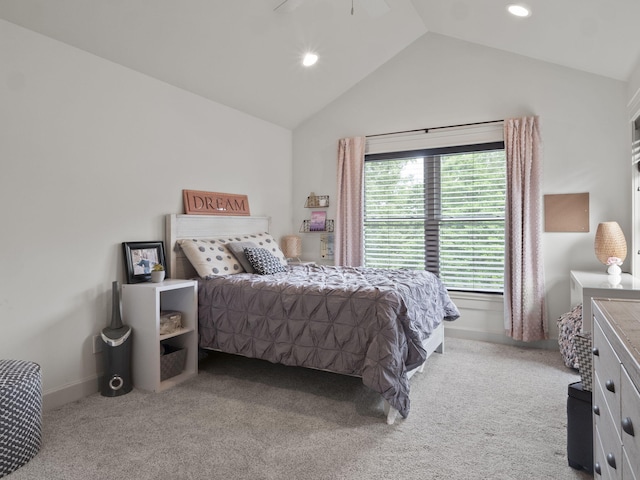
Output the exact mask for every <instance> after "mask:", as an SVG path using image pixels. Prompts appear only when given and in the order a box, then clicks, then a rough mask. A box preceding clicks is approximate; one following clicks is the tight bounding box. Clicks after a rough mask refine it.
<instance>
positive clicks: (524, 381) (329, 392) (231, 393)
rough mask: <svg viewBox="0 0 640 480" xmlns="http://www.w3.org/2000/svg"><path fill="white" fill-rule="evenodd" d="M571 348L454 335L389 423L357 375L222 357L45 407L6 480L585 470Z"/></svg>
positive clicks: (527, 474)
mask: <svg viewBox="0 0 640 480" xmlns="http://www.w3.org/2000/svg"><path fill="white" fill-rule="evenodd" d="M578 380H579V376H578V375H577V373H576V372H574V371H572V370H569V369H567V368H566V367H564V365H563V364H562V361H561V359H560V354H559V353H558V352H551V351H546V350H533V349H522V348H515V347H510V346H504V345H495V344H490V343H484V342H474V341H469V340H461V339H455V338H452V339H447V345H446V352H445V354H444V355H439V354H434V356H433V357H432V358H430V359H429V360H428V363H427V366H426V369H425V372H424V373H422V374H418V375H416V376H415V377H414V378H413V379H412V392H411V397H412V409H411V413H410V415H409V418H407V419H406V420H402V419H400V420H399V421H397V422H396V424H395V425H392V426H389V425H386V423H385V422H384V416H383V413H382V402H381V401H380V397H379V396H378V395H377V394H375V393H373V392H371V391H370V390H368V389H367V388H366V387H364V386H363V385H362V383H361V382H360V380H359V379H357V378H351V377H344V376H338V375H334V374H330V373H325V372H318V371H312V370H305V369H298V368H291V367H283V366H279V365H272V364H270V363H266V362H261V361H256V360H250V359H246V358H241V357H234V356H228V355H223V354H211V355H210V356H209V358H208V359H206V360H205V361H203V362H201V365H200V375H198V377H197V378H195V379H193V380H191V381H188V382H185V383H184V384H182V385H180V386H179V387H176V388H174V389H172V390H168V391H166V392H163V393H161V394H150V393H144V392H141V391H138V390H135V389H134V391H133V392H131V393H129V394H127V395H124V396H122V397H116V398H106V397H102V396H100V395H99V394H96V395H93V396H91V397H88V398H86V399H84V400H82V401H80V402H75V403H73V404H69V405H66V406H64V407H62V408H60V409H58V410H55V411H52V412H47V413H46V414H45V416H44V445H43V448H42V450H41V451H40V453H39V454H38V455H37V456H36V457H35V458H34V459H33V460H31V462H29V463H28V464H27V465H25V466H23V467H22V468H20V469H19V470H16V471H15V472H14V473H13V474H11V475H10V476H9V477H7V478H8V479H9V480H23V479H24V480H26V479H29V480H33V479H60V480H62V479H64V480H75V479H78V480H87V479H135V480H146V479H273V480H276V479H422V480H424V479H489V478H491V479H553V480H560V479H587V478H591V477H590V476H589V475H587V474H585V473H582V472H578V471H575V470H573V469H571V468H570V467H569V466H568V465H567V457H566V400H567V385H568V384H569V383H571V382H574V381H578Z"/></svg>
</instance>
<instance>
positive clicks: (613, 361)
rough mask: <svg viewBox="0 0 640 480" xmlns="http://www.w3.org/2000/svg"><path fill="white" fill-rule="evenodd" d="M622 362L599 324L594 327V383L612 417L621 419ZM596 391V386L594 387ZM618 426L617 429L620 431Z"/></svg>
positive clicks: (596, 323)
mask: <svg viewBox="0 0 640 480" xmlns="http://www.w3.org/2000/svg"><path fill="white" fill-rule="evenodd" d="M620 368H621V367H620V360H619V359H618V356H617V355H616V354H615V352H614V351H613V347H612V346H611V344H610V343H609V340H607V338H606V337H605V336H604V333H603V332H602V329H601V328H600V325H598V322H595V323H594V326H593V370H594V372H595V373H596V375H594V383H596V382H597V383H598V384H599V385H600V387H601V389H602V394H603V395H604V398H605V400H606V403H607V406H608V407H609V410H611V416H612V417H613V418H619V417H620ZM594 390H595V386H594ZM619 428H620V427H619V426H618V425H616V429H617V430H619Z"/></svg>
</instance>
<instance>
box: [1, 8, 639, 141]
mask: <svg viewBox="0 0 640 480" xmlns="http://www.w3.org/2000/svg"><path fill="white" fill-rule="evenodd" d="M282 3H283V0H108V1H105V0H0V18H1V19H4V20H7V21H9V22H12V23H15V24H17V25H21V26H23V27H25V28H28V29H31V30H33V31H35V32H38V33H41V34H43V35H46V36H49V37H51V38H54V39H56V40H59V41H61V42H64V43H67V44H69V45H71V46H73V47H77V48H79V49H82V50H85V51H87V52H90V53H92V54H94V55H97V56H99V57H102V58H105V59H107V60H110V61H113V62H115V63H118V64H121V65H124V66H126V67H129V68H131V69H133V70H136V71H138V72H141V73H143V74H146V75H149V76H151V77H154V78H157V79H159V80H162V81H164V82H167V83H169V84H172V85H175V86H176V87H180V88H183V89H185V90H188V91H191V92H193V93H195V94H197V95H201V96H202V97H205V98H209V99H211V100H214V101H216V102H218V103H222V104H225V105H228V106H230V107H233V108H235V109H238V110H241V111H244V112H246V113H249V114H251V115H254V116H256V117H259V118H262V119H264V120H267V121H270V122H273V123H275V124H278V125H281V126H283V127H286V128H295V127H296V126H297V125H299V124H300V123H301V122H303V121H304V120H305V119H307V118H308V117H310V116H311V115H313V114H314V113H316V112H317V111H319V110H321V109H322V108H323V107H324V106H326V105H327V104H328V103H330V102H331V101H333V100H334V99H336V98H337V97H338V96H340V95H341V94H342V93H344V92H345V91H347V90H348V89H349V88H351V87H353V86H354V85H355V84H357V83H358V82H359V81H360V80H362V79H363V78H365V77H366V76H367V75H369V74H370V73H372V72H373V71H374V70H375V69H377V68H378V67H380V66H381V65H382V64H384V63H385V62H386V61H388V60H389V59H390V58H392V57H393V56H395V55H396V54H398V53H399V52H400V51H401V50H403V49H404V48H406V47H407V46H408V45H410V44H411V43H412V42H414V41H415V40H416V39H418V38H419V37H421V36H422V35H425V34H426V33H427V32H434V33H438V34H442V35H447V36H450V37H454V38H458V39H462V40H466V41H469V42H473V43H477V44H481V45H485V46H488V47H492V48H497V49H501V50H505V51H509V52H513V53H516V54H520V55H526V56H529V57H532V58H535V59H539V60H544V61H547V62H552V63H556V64H559V65H564V66H567V67H570V68H575V69H579V70H583V71H585V72H590V73H594V74H598V75H603V76H606V77H610V78H613V79H618V80H623V81H626V80H628V79H629V75H630V74H631V72H632V71H633V68H634V67H635V66H636V65H637V62H638V60H639V59H640V39H639V38H638V33H637V32H638V31H639V30H638V24H639V23H640V0H614V1H607V0H527V1H526V4H527V5H528V6H529V7H531V10H532V12H533V13H532V15H531V16H530V17H529V18H524V19H523V18H516V17H513V16H511V15H510V14H508V13H507V11H506V6H507V4H508V3H510V2H509V0H446V1H445V0H288V1H287V3H285V5H282V6H280V8H277V7H278V6H279V5H280V4H282ZM514 3H516V2H515V0H514ZM352 7H353V14H352V13H351V11H352ZM307 50H313V51H315V52H316V53H317V54H318V55H319V57H320V59H319V61H318V63H317V64H316V65H314V66H313V67H310V68H306V67H303V66H302V65H301V63H300V61H301V58H302V55H303V53H304V52H306V51H307Z"/></svg>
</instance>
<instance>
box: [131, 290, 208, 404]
mask: <svg viewBox="0 0 640 480" xmlns="http://www.w3.org/2000/svg"><path fill="white" fill-rule="evenodd" d="M166 310H172V311H177V312H180V313H181V315H182V328H180V329H178V330H176V331H174V332H172V333H169V334H166V335H160V315H161V314H160V312H161V311H166ZM122 317H123V318H122V320H123V322H124V323H125V324H127V325H130V326H131V328H132V329H133V344H132V354H131V363H132V365H131V371H132V377H133V385H134V386H135V387H136V388H140V389H142V390H148V391H151V392H161V391H163V390H166V389H167V388H171V387H173V386H174V385H177V384H178V383H180V382H182V381H184V380H186V379H188V378H191V377H193V376H194V375H197V373H198V282H197V281H195V280H171V279H169V280H165V281H164V282H160V283H134V284H127V285H122ZM161 350H165V351H166V352H167V353H166V354H171V355H173V356H172V357H171V358H169V357H165V358H161ZM176 359H179V366H182V368H179V369H178V370H177V372H178V373H177V374H176V375H173V376H171V377H170V378H166V370H165V371H163V370H162V369H163V368H166V365H168V364H169V361H171V362H174V364H173V368H172V370H175V362H176ZM163 377H165V378H163Z"/></svg>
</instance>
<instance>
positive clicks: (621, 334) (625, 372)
mask: <svg viewBox="0 0 640 480" xmlns="http://www.w3.org/2000/svg"><path fill="white" fill-rule="evenodd" d="M591 306H592V313H593V470H594V476H595V478H596V479H598V478H604V479H624V480H640V392H639V388H640V301H637V300H613V299H594V300H593V301H592V305H591Z"/></svg>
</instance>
